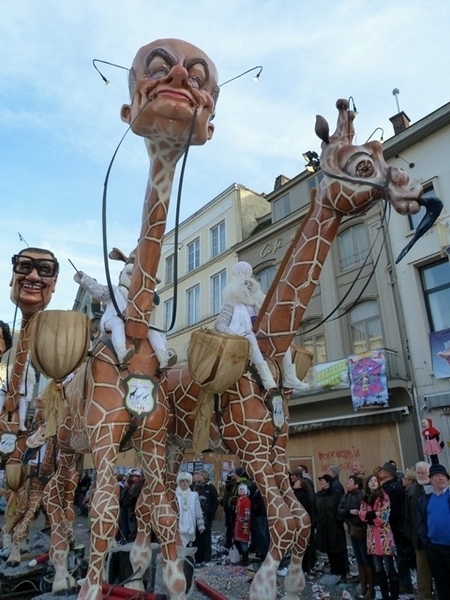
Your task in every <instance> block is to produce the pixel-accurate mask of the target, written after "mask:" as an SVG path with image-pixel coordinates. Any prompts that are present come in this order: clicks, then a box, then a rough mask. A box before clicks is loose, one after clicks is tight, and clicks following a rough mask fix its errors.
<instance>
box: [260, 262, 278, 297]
mask: <svg viewBox="0 0 450 600" xmlns="http://www.w3.org/2000/svg"><path fill="white" fill-rule="evenodd" d="M276 272H277V269H276V267H274V266H273V265H271V266H270V267H266V268H265V269H263V270H262V271H260V272H259V273H258V274H257V275H256V280H257V281H259V285H260V286H261V290H262V291H263V292H264V293H265V294H267V291H268V289H269V288H270V286H271V284H272V281H273V278H274V277H275V273H276Z"/></svg>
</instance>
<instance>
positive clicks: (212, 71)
mask: <svg viewBox="0 0 450 600" xmlns="http://www.w3.org/2000/svg"><path fill="white" fill-rule="evenodd" d="M217 77H218V76H217V69H216V67H215V65H214V63H213V62H212V60H211V59H210V58H209V57H208V56H207V55H206V54H205V53H204V52H203V51H202V50H200V49H199V48H197V47H196V46H193V45H192V44H189V43H188V42H184V41H182V40H176V39H161V40H156V41H154V42H152V43H150V44H148V45H147V46H143V47H142V48H141V49H140V50H139V51H138V53H137V54H136V57H135V59H134V61H133V65H132V67H131V70H130V77H129V88H130V96H131V104H124V105H123V106H122V110H121V117H122V120H123V121H125V122H126V123H128V124H130V125H131V129H132V131H133V132H134V133H135V134H137V135H140V136H143V137H146V138H150V139H154V138H155V136H156V137H158V136H160V137H163V138H168V137H169V138H170V137H172V138H173V139H180V138H183V137H184V138H185V137H186V135H187V133H188V132H189V129H190V126H191V124H192V120H193V118H194V115H195V112H196V113H197V114H196V122H195V127H194V131H193V135H192V140H191V144H194V145H202V144H204V143H205V142H206V141H208V140H210V139H211V137H212V135H213V132H214V125H213V124H212V123H211V122H210V121H211V118H212V116H213V115H214V108H215V104H216V101H217V97H218V94H219V87H218V85H217ZM169 143H170V142H169Z"/></svg>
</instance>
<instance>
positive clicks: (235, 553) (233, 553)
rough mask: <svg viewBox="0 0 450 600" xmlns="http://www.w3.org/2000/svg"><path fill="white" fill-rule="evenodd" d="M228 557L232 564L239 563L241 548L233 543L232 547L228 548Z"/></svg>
mask: <svg viewBox="0 0 450 600" xmlns="http://www.w3.org/2000/svg"><path fill="white" fill-rule="evenodd" d="M228 559H229V561H230V563H231V564H232V565H235V564H237V563H238V562H239V561H240V560H241V555H240V554H239V550H238V549H237V548H236V546H235V545H234V544H233V545H232V546H231V548H230V549H229V550H228Z"/></svg>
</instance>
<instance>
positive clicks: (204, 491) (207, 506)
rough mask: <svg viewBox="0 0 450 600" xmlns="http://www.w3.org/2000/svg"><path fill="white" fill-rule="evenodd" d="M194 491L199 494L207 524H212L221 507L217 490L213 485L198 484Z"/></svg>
mask: <svg viewBox="0 0 450 600" xmlns="http://www.w3.org/2000/svg"><path fill="white" fill-rule="evenodd" d="M194 491H195V492H197V494H198V498H199V500H200V506H201V507H202V511H203V517H204V519H205V523H212V522H213V521H214V517H215V515H216V511H217V508H218V507H219V494H218V493H217V490H216V488H215V487H214V486H213V484H212V483H196V484H195V485H194Z"/></svg>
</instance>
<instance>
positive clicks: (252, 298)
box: [215, 261, 310, 391]
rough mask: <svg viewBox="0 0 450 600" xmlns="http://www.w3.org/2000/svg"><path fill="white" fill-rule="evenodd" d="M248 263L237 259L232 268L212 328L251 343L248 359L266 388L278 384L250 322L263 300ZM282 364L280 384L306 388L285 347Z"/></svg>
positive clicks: (296, 388)
mask: <svg viewBox="0 0 450 600" xmlns="http://www.w3.org/2000/svg"><path fill="white" fill-rule="evenodd" d="M252 273H253V270H252V267H251V265H249V263H247V262H244V261H240V262H238V263H236V264H235V265H234V267H233V268H232V269H231V281H230V283H229V284H228V285H227V287H226V288H225V290H224V293H223V301H224V304H223V306H222V308H221V310H220V313H219V315H218V316H217V319H216V323H215V328H216V329H217V331H220V332H221V333H228V334H230V335H241V336H243V337H246V338H247V339H248V341H249V342H250V360H251V361H252V363H253V364H254V365H255V367H256V369H257V371H258V373H259V376H260V377H261V380H262V383H263V386H264V387H265V388H266V390H269V389H272V388H276V387H278V386H277V384H276V383H275V380H274V378H273V376H272V373H271V372H270V369H269V366H268V364H267V363H266V362H265V360H264V358H263V355H262V353H261V350H260V349H259V346H258V340H257V339H256V335H255V334H254V333H253V330H252V328H253V324H254V322H255V319H256V316H257V314H258V312H259V309H260V308H261V305H262V303H263V300H264V294H263V292H262V291H261V288H260V287H259V283H258V282H257V281H256V280H255V279H253V277H252ZM281 364H282V367H283V369H282V370H283V387H285V388H293V389H294V390H296V391H306V390H309V389H310V388H309V386H308V385H307V384H305V383H302V382H301V381H300V379H298V378H297V375H296V373H295V365H293V364H292V356H291V350H290V349H288V350H287V352H286V354H285V355H284V356H283V360H282V362H281Z"/></svg>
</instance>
